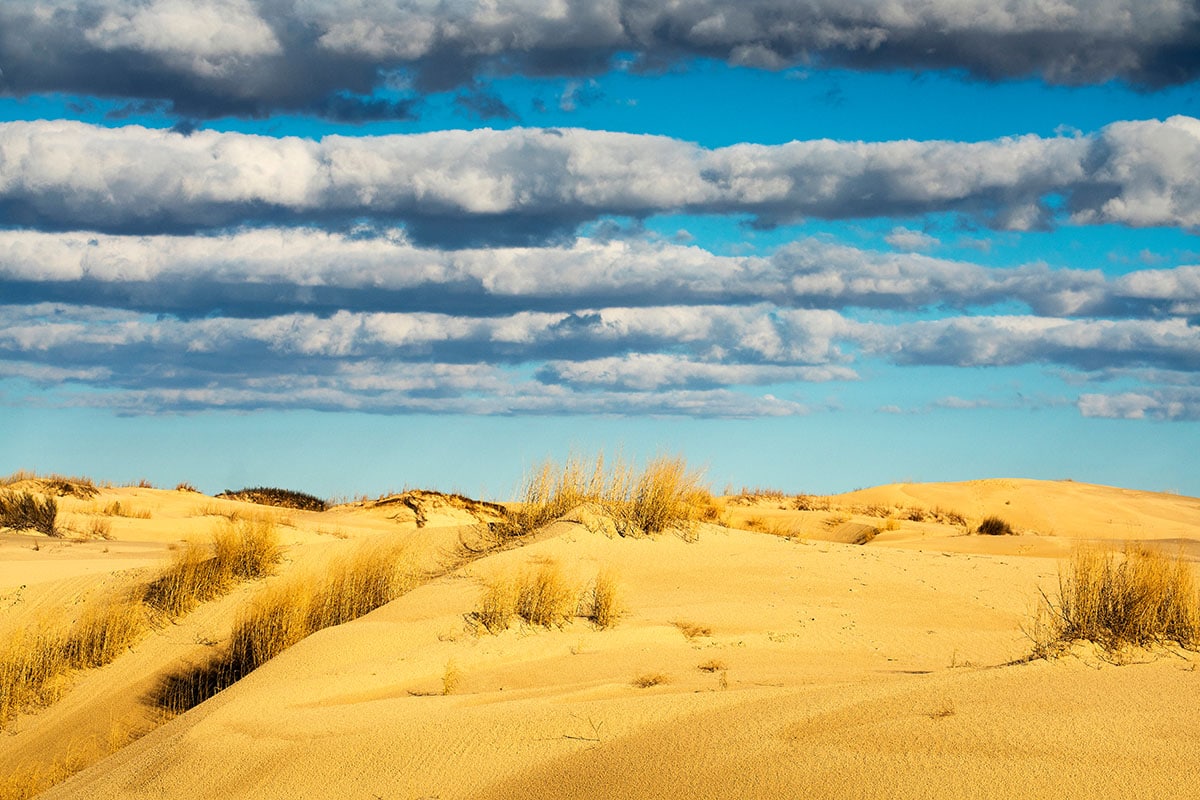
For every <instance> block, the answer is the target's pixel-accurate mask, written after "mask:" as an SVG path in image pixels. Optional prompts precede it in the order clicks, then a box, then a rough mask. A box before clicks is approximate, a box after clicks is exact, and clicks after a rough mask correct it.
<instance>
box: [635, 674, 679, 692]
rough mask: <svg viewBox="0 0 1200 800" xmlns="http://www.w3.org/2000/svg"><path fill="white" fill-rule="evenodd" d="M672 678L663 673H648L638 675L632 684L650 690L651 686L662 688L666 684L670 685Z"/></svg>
mask: <svg viewBox="0 0 1200 800" xmlns="http://www.w3.org/2000/svg"><path fill="white" fill-rule="evenodd" d="M670 681H671V679H670V677H668V676H667V675H664V674H663V673H661V672H647V673H644V674H642V675H638V676H637V677H636V678H634V679H633V681H632V683H633V685H634V686H636V687H637V688H639V689H649V688H650V687H651V686H661V685H662V684H664V683H669V682H670Z"/></svg>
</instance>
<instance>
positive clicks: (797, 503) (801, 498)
mask: <svg viewBox="0 0 1200 800" xmlns="http://www.w3.org/2000/svg"><path fill="white" fill-rule="evenodd" d="M832 507H833V503H832V501H831V500H830V499H829V498H828V497H821V496H817V495H811V494H798V495H796V497H795V499H794V500H792V508H794V509H796V510H797V511H828V510H829V509H830V508H832Z"/></svg>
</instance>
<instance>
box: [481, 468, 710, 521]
mask: <svg viewBox="0 0 1200 800" xmlns="http://www.w3.org/2000/svg"><path fill="white" fill-rule="evenodd" d="M580 505H594V506H597V507H599V509H600V511H601V512H602V513H604V514H606V515H608V516H610V517H611V518H612V519H613V521H614V523H615V524H616V527H617V530H618V532H619V533H621V535H623V536H628V535H643V534H654V533H659V532H661V531H665V530H669V529H672V528H681V529H686V528H688V527H689V526H690V523H692V522H693V521H695V520H697V519H715V518H716V516H717V508H716V503H715V501H714V500H713V497H712V494H711V493H710V492H709V491H708V489H707V487H706V486H705V485H704V484H703V482H702V480H701V476H700V473H699V472H696V471H692V470H689V469H688V467H687V464H686V463H685V461H684V460H683V459H682V458H679V457H674V458H671V457H660V458H656V459H653V460H652V461H650V462H649V463H648V464H647V465H646V467H645V469H643V470H642V471H641V472H640V473H637V472H635V471H634V470H633V469H632V468H631V467H630V466H629V465H628V464H626V463H625V462H624V461H622V460H620V459H618V460H616V461H614V462H611V463H610V462H606V461H605V458H604V456H603V454H601V455H599V456H597V457H596V459H595V460H594V461H593V462H591V463H590V464H588V463H587V462H585V461H583V460H581V459H578V458H571V459H568V460H567V461H566V462H565V463H564V464H562V465H558V464H555V463H553V462H547V463H544V464H542V465H541V466H540V467H539V468H538V469H537V470H536V471H535V472H534V473H533V475H532V476H531V477H530V478H529V479H528V480H527V481H526V483H525V486H524V488H523V490H522V492H521V500H520V503H518V504H517V506H516V508H514V509H513V510H512V511H510V513H509V519H508V520H507V522H505V523H504V524H502V525H500V526H498V533H499V534H500V536H501V538H512V537H517V536H523V535H525V534H528V533H530V532H532V531H534V530H537V529H538V528H540V527H542V526H544V525H547V524H549V523H551V522H553V521H555V520H556V519H559V518H560V517H562V516H563V515H565V514H567V513H568V512H569V511H571V510H572V509H574V508H576V507H578V506H580Z"/></svg>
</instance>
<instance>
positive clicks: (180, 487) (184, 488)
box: [175, 481, 200, 494]
mask: <svg viewBox="0 0 1200 800" xmlns="http://www.w3.org/2000/svg"><path fill="white" fill-rule="evenodd" d="M175 491H177V492H188V493H189V494H200V490H199V489H197V488H196V487H195V486H192V485H191V484H190V483H188V482H187V481H181V482H180V483H177V484H175Z"/></svg>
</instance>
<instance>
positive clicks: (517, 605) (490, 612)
mask: <svg viewBox="0 0 1200 800" xmlns="http://www.w3.org/2000/svg"><path fill="white" fill-rule="evenodd" d="M580 594H581V592H580V590H579V588H578V587H577V586H576V585H574V584H572V583H571V582H569V581H568V580H567V579H566V578H564V577H563V574H562V569H561V568H560V567H559V566H558V564H556V563H554V562H549V563H546V564H542V565H541V566H540V567H538V568H537V569H536V570H525V571H524V572H522V573H521V574H520V575H518V576H517V577H516V578H512V577H506V576H500V577H496V578H493V579H492V580H491V581H488V582H487V583H486V584H485V586H484V592H483V595H482V596H481V597H480V599H479V608H478V609H476V611H475V614H474V617H475V619H476V620H477V621H478V622H479V623H480V624H482V625H483V627H485V628H487V630H488V631H489V632H491V633H497V632H499V631H502V630H506V629H507V628H508V626H509V625H511V624H512V620H513V618H514V617H519V618H520V619H522V620H524V621H525V622H527V623H528V624H530V625H541V626H544V627H550V626H551V625H563V624H565V623H567V622H569V621H570V620H571V618H572V617H574V616H575V612H576V610H577V608H578V606H579V596H580Z"/></svg>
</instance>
